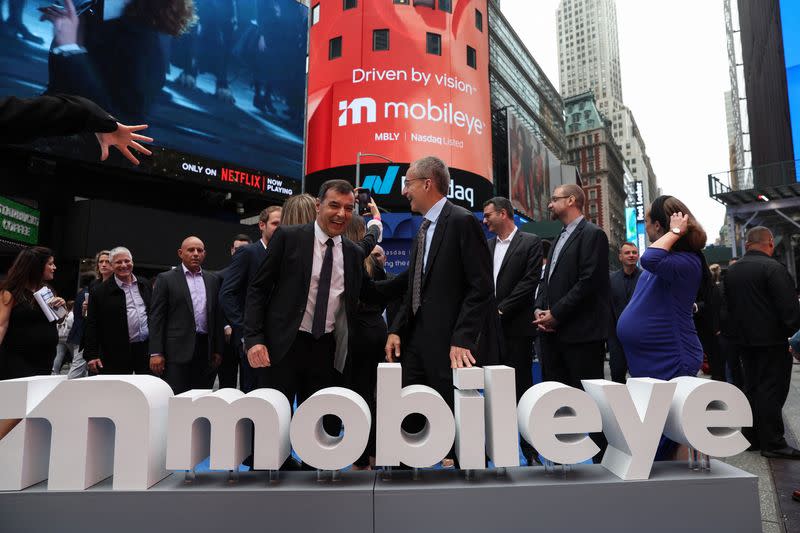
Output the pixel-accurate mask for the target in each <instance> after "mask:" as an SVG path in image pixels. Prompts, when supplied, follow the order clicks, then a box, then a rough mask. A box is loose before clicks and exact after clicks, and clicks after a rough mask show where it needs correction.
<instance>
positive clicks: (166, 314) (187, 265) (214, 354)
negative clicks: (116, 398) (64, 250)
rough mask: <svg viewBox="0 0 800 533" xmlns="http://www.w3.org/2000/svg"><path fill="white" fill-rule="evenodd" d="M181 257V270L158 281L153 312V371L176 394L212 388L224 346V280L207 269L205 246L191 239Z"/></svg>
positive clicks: (184, 247) (194, 238) (151, 355)
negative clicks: (221, 294)
mask: <svg viewBox="0 0 800 533" xmlns="http://www.w3.org/2000/svg"><path fill="white" fill-rule="evenodd" d="M178 257H180V259H181V264H180V266H178V267H177V268H173V269H172V270H170V271H168V272H162V273H161V274H159V275H158V277H157V278H156V285H155V288H154V289H153V304H152V307H151V312H150V369H151V370H152V371H153V373H154V374H155V375H157V376H163V377H164V380H165V381H166V382H167V383H168V384H169V385H170V387H172V390H173V392H174V393H175V394H181V393H184V392H186V391H188V390H190V389H209V388H211V387H212V386H213V385H214V373H215V371H216V369H217V367H218V366H219V364H220V363H221V362H222V351H223V349H224V344H225V334H224V332H223V327H224V324H223V318H222V309H221V307H220V305H219V278H218V277H217V275H216V274H213V273H211V272H205V271H204V270H203V268H202V265H203V261H204V260H205V257H206V251H205V245H204V244H203V241H201V240H200V239H198V238H197V237H187V238H186V239H184V241H183V243H182V244H181V247H180V249H179V250H178ZM90 302H91V300H90Z"/></svg>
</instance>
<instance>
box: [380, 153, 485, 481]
mask: <svg viewBox="0 0 800 533" xmlns="http://www.w3.org/2000/svg"><path fill="white" fill-rule="evenodd" d="M449 187H450V172H449V170H448V169H447V166H446V165H445V164H444V162H443V161H442V160H440V159H438V158H436V157H425V158H422V159H419V160H417V161H415V162H414V163H413V164H412V165H411V166H410V167H409V169H408V172H407V173H406V178H405V182H404V184H403V195H404V196H405V197H406V198H407V199H408V200H409V202H410V203H411V210H412V211H414V212H417V213H421V214H422V215H423V217H424V218H423V222H422V225H421V226H420V229H419V231H418V232H417V235H416V237H414V240H413V241H412V244H411V260H410V266H409V269H408V272H407V275H406V276H405V277H406V278H407V280H406V282H407V290H406V294H405V299H404V300H403V305H402V307H401V308H400V310H399V312H398V313H397V316H396V317H395V319H394V322H393V323H392V325H391V327H390V328H389V333H390V334H389V336H388V339H387V342H386V359H387V360H388V361H389V362H394V361H396V360H398V359H399V360H400V361H401V362H402V363H403V386H406V385H413V384H422V385H428V386H430V387H433V388H434V389H435V390H436V391H437V392H438V393H439V394H440V395H441V396H442V397H443V398H444V399H445V401H446V402H447V403H448V405H449V406H450V407H451V409H452V408H453V373H452V369H453V368H462V367H470V366H472V365H474V364H476V362H477V361H480V362H481V364H487V363H492V362H496V361H497V358H498V353H497V351H498V350H497V338H496V335H497V332H496V329H495V328H494V324H495V321H494V319H493V317H494V314H493V313H494V310H493V309H492V305H493V300H492V293H493V292H494V291H493V287H492V265H491V260H490V254H489V247H488V245H487V243H486V238H485V236H484V233H483V230H482V229H481V225H480V223H479V222H478V220H477V219H476V218H475V216H474V215H473V214H472V213H470V212H469V211H467V210H466V209H464V208H462V207H458V206H456V205H453V204H452V203H450V202H449V201H448V200H447V198H446V197H445V195H446V194H447V191H448V189H449ZM487 325H488V326H489V327H488V328H487V327H486V326H487ZM484 330H486V331H484ZM401 342H402V358H401V349H400V345H401ZM415 418H416V419H415V420H413V421H408V422H409V424H406V425H404V427H406V429H407V430H408V431H412V432H413V431H415V430H418V429H421V424H423V423H424V420H422V419H421V417H415ZM443 464H444V465H445V466H449V465H450V464H452V460H450V459H449V458H448V460H446V461H444V462H443Z"/></svg>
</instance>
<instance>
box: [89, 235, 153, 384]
mask: <svg viewBox="0 0 800 533" xmlns="http://www.w3.org/2000/svg"><path fill="white" fill-rule="evenodd" d="M109 258H110V260H111V268H112V269H113V270H114V274H113V275H112V276H111V277H110V278H108V279H107V280H106V281H104V282H102V283H98V284H96V285H94V286H93V287H92V289H91V290H90V291H89V306H88V309H87V316H86V330H85V333H84V346H85V347H84V354H83V357H84V359H85V360H86V362H87V367H88V368H89V372H90V373H92V374H97V373H101V374H109V375H110V374H133V373H134V372H135V373H136V374H149V373H150V357H149V352H148V351H147V343H148V339H149V327H148V317H149V314H150V305H151V300H152V291H151V289H150V283H149V282H148V281H147V280H145V279H144V278H141V277H137V276H134V274H133V256H132V255H131V252H130V251H129V250H128V249H127V248H123V247H118V248H114V249H113V250H111V252H110V254H109ZM76 309H80V308H79V307H76Z"/></svg>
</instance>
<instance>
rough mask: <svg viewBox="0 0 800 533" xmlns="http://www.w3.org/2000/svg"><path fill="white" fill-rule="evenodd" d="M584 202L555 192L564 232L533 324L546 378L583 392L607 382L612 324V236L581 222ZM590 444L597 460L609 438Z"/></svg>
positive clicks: (579, 193) (562, 190) (575, 189)
mask: <svg viewBox="0 0 800 533" xmlns="http://www.w3.org/2000/svg"><path fill="white" fill-rule="evenodd" d="M585 201H586V197H585V195H584V192H583V189H581V188H580V187H579V186H578V185H575V184H566V185H562V186H560V187H556V189H555V190H554V191H553V197H552V198H550V203H549V204H548V205H547V209H548V210H549V211H550V216H551V218H552V219H553V220H559V221H560V222H561V223H562V224H563V225H564V229H562V230H561V234H560V235H559V236H558V237H556V239H555V240H554V242H553V246H552V247H551V249H550V255H549V257H548V261H547V267H546V268H545V272H544V276H543V278H542V281H541V284H540V286H539V293H538V295H537V297H536V304H535V308H536V310H535V316H536V319H535V320H534V321H533V323H534V324H536V326H538V329H539V331H540V333H541V335H540V339H541V350H542V353H541V354H540V360H541V363H542V378H543V379H544V380H545V381H558V382H560V383H564V384H566V385H569V386H571V387H576V388H579V389H582V388H583V387H582V385H581V380H582V379H603V376H604V371H603V368H604V364H605V354H606V350H605V345H606V339H607V337H608V324H609V320H610V314H609V313H610V309H609V272H608V237H606V234H605V233H604V232H603V230H602V229H600V228H599V227H598V226H596V225H595V224H593V223H591V222H589V221H588V220H586V219H585V218H584V217H583V208H584V204H585ZM592 439H593V440H594V441H595V443H596V444H597V445H598V446H599V447H600V450H601V453H600V454H599V455H598V456H596V457H595V460H599V457H602V450H603V449H604V447H605V444H606V442H605V438H604V437H603V434H602V433H595V434H592Z"/></svg>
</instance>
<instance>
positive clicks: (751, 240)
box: [745, 226, 775, 244]
mask: <svg viewBox="0 0 800 533" xmlns="http://www.w3.org/2000/svg"><path fill="white" fill-rule="evenodd" d="M774 238H775V237H774V236H773V235H772V232H771V231H770V230H769V228H767V227H764V226H756V227H754V228H750V229H749V230H747V235H746V236H745V244H766V243H768V242H769V241H770V239H774Z"/></svg>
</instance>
